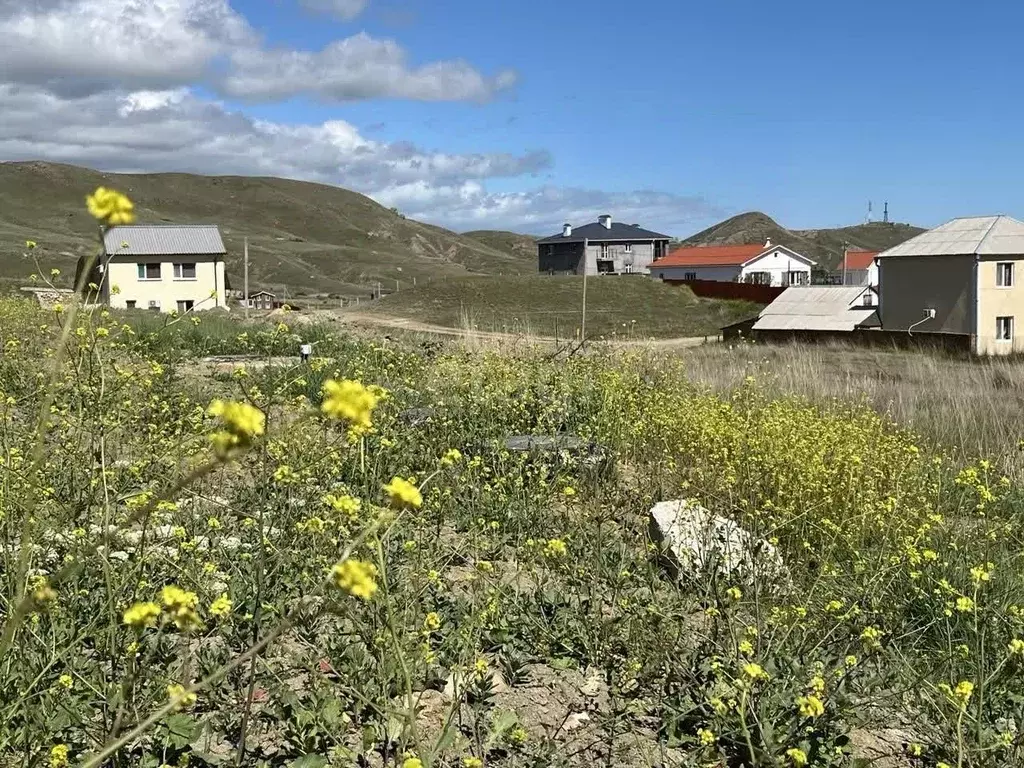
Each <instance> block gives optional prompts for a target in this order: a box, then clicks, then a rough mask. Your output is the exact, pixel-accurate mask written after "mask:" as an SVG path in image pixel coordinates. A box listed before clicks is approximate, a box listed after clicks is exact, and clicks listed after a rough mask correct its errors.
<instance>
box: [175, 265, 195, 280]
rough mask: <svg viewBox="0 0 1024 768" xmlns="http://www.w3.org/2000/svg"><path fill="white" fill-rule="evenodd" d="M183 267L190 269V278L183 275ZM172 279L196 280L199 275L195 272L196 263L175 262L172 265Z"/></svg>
mask: <svg viewBox="0 0 1024 768" xmlns="http://www.w3.org/2000/svg"><path fill="white" fill-rule="evenodd" d="M185 267H191V268H192V277H188V276H187V275H186V274H185ZM174 279H175V280H198V279H199V273H198V271H197V270H196V263H195V262H194V261H181V262H175V264H174Z"/></svg>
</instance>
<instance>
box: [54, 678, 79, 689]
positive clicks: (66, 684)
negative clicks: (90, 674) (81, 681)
mask: <svg viewBox="0 0 1024 768" xmlns="http://www.w3.org/2000/svg"><path fill="white" fill-rule="evenodd" d="M74 684H75V681H74V678H72V677H71V675H61V676H60V677H58V678H57V685H59V686H60V687H61V688H64V689H65V690H68V691H70V690H71V688H72V687H73V686H74Z"/></svg>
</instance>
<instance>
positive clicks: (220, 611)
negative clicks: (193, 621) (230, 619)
mask: <svg viewBox="0 0 1024 768" xmlns="http://www.w3.org/2000/svg"><path fill="white" fill-rule="evenodd" d="M232 605H233V603H232V602H231V599H230V598H229V597H228V595H227V593H226V592H225V593H224V594H223V595H221V596H220V597H218V598H217V599H216V600H214V601H213V602H212V603H211V604H210V614H211V615H212V616H216V617H217V618H218V619H223V618H224V617H225V616H227V615H228V614H230V613H231V607H232Z"/></svg>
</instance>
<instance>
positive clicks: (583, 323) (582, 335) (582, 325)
mask: <svg viewBox="0 0 1024 768" xmlns="http://www.w3.org/2000/svg"><path fill="white" fill-rule="evenodd" d="M588 244H589V241H588V239H587V238H583V319H582V320H581V321H580V346H582V345H583V343H584V342H585V341H586V340H587V272H588V271H589V269H588V268H587V267H588V261H589V260H588V258H587V245H588Z"/></svg>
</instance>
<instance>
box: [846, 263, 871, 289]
mask: <svg viewBox="0 0 1024 768" xmlns="http://www.w3.org/2000/svg"><path fill="white" fill-rule="evenodd" d="M839 274H840V275H842V274H843V269H842V265H840V267H839ZM843 284H844V285H870V286H877V285H878V265H877V264H872V265H871V266H870V267H868V268H867V269H848V270H846V282H845V283H843Z"/></svg>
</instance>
